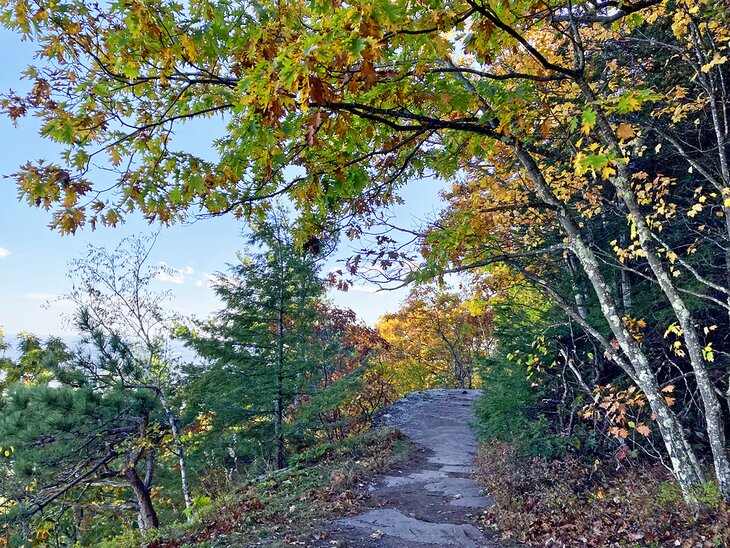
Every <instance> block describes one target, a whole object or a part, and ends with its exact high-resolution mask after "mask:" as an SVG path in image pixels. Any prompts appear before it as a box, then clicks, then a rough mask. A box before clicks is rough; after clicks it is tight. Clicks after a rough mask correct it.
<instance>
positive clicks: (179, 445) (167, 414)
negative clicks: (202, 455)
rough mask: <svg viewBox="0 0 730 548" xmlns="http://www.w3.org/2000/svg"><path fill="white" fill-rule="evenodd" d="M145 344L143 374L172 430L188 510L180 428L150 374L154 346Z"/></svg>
mask: <svg viewBox="0 0 730 548" xmlns="http://www.w3.org/2000/svg"><path fill="white" fill-rule="evenodd" d="M147 346H148V349H149V358H148V360H147V363H146V364H145V374H146V375H147V380H148V382H149V383H150V384H152V386H154V387H155V392H156V393H157V398H158V399H159V400H160V404H161V405H162V409H163V410H164V412H165V418H166V419H167V423H168V424H169V425H170V431H171V432H172V443H173V445H174V446H175V454H176V455H177V458H178V464H179V465H180V488H181V490H182V495H183V500H184V501H185V508H186V509H188V510H189V509H190V508H192V505H193V500H192V497H191V496H190V484H189V483H188V473H187V465H186V462H185V449H184V448H183V444H182V441H181V440H180V428H179V427H178V424H177V417H176V416H175V413H174V412H173V411H172V407H170V405H169V404H168V402H167V398H166V397H165V393H164V391H163V390H162V388H161V387H160V386H158V384H157V381H156V380H155V378H154V377H153V375H152V359H153V357H154V352H153V350H152V349H153V348H154V346H153V345H152V344H151V342H150V341H147ZM191 519H192V513H190V512H188V521H190V520H191Z"/></svg>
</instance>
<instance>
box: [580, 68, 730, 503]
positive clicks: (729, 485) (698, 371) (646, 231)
mask: <svg viewBox="0 0 730 548" xmlns="http://www.w3.org/2000/svg"><path fill="white" fill-rule="evenodd" d="M579 84H580V86H581V90H582V91H583V95H584V97H585V99H586V100H587V101H593V100H594V99H595V97H594V95H593V91H592V90H591V89H590V87H589V86H588V84H587V83H586V82H585V81H579ZM597 123H598V127H599V129H600V132H601V134H602V136H603V139H604V141H605V142H606V144H607V145H608V146H609V147H610V149H611V151H612V152H613V153H614V154H616V155H617V158H622V157H623V153H622V151H621V147H620V146H619V144H618V141H617V140H616V135H615V134H614V132H613V128H612V127H611V124H610V123H609V122H608V120H607V119H606V117H605V115H604V114H603V113H602V112H600V109H599V112H598V113H597ZM616 169H617V175H616V176H615V177H613V179H612V180H611V183H612V185H613V186H614V188H615V189H616V192H617V194H618V196H619V198H620V199H621V201H622V202H623V203H624V204H625V205H626V207H627V209H628V211H629V214H631V217H632V220H633V221H634V224H635V226H636V233H637V236H638V239H639V245H640V246H641V249H642V251H643V252H644V254H645V256H646V260H647V262H648V263H649V267H650V268H651V270H652V272H653V273H654V276H655V277H656V279H657V282H658V284H659V287H660V288H661V290H662V292H663V293H664V295H665V296H666V297H667V300H668V301H669V304H670V306H671V307H672V310H673V311H674V315H675V316H676V318H677V320H678V322H679V325H680V327H681V328H682V332H683V337H684V342H685V345H686V347H687V355H688V357H689V361H690V364H691V365H692V370H693V371H694V374H695V380H696V382H697V387H698V389H699V392H700V397H701V399H702V405H703V409H704V414H705V425H706V431H707V436H708V438H709V441H710V450H711V451H712V460H713V464H714V468H715V477H716V478H717V483H718V485H719V488H720V493H721V494H722V496H723V498H724V499H725V500H730V460H728V456H727V446H726V443H725V424H724V420H723V416H722V406H721V405H720V400H719V399H718V397H717V394H716V393H715V387H714V385H713V384H712V380H711V379H710V375H709V371H708V370H707V367H706V366H705V362H704V358H703V355H702V348H703V345H702V342H701V338H700V336H699V332H698V331H697V328H696V326H695V324H694V321H693V319H692V315H691V313H690V311H689V309H688V308H687V305H686V304H685V302H684V299H683V298H682V296H681V295H680V293H679V291H678V290H677V288H676V287H675V286H674V282H673V281H672V279H671V277H670V275H669V273H668V272H667V269H666V268H665V267H664V265H663V264H662V261H661V258H660V257H659V255H658V253H657V251H656V249H655V246H654V242H653V238H652V234H651V229H650V228H649V225H648V224H647V222H646V219H645V218H644V215H643V213H642V211H641V208H640V207H639V204H638V203H637V202H636V199H635V197H634V194H633V192H632V191H631V188H630V186H629V174H628V171H627V169H626V164H624V163H622V162H617V163H616Z"/></svg>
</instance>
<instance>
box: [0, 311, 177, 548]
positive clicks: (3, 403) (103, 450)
mask: <svg viewBox="0 0 730 548" xmlns="http://www.w3.org/2000/svg"><path fill="white" fill-rule="evenodd" d="M78 326H79V328H80V331H81V333H82V336H83V339H82V342H81V344H80V346H79V347H78V349H76V350H75V351H74V352H73V353H71V354H68V353H67V352H66V351H65V349H62V350H64V351H63V352H53V351H52V350H49V351H46V352H45V356H44V364H43V368H44V370H48V371H51V372H52V376H53V382H48V381H47V380H45V379H43V380H39V381H37V382H19V383H16V384H14V385H12V386H11V387H10V388H9V389H8V390H7V392H6V394H5V395H4V397H3V398H2V400H0V439H2V440H3V444H4V445H6V447H8V448H11V450H10V456H9V458H7V459H5V460H4V462H3V465H4V468H5V469H6V470H7V471H8V473H7V474H3V479H4V481H3V484H2V491H0V500H3V501H4V503H5V505H6V507H7V508H8V512H7V513H6V517H7V518H8V519H9V520H10V527H11V531H13V530H14V531H16V532H18V533H19V534H21V537H22V536H24V532H27V530H28V525H29V524H32V523H33V520H34V519H35V518H37V517H39V516H44V515H45V516H49V515H50V516H53V518H54V520H56V521H59V517H60V516H63V515H64V514H65V513H66V511H67V510H68V509H69V508H72V509H74V510H80V511H82V510H88V511H90V512H91V513H92V514H94V513H96V512H98V511H101V510H104V511H107V510H111V511H112V512H113V513H117V514H118V513H120V512H121V513H122V514H124V513H127V512H128V511H129V510H130V509H132V510H135V511H136V513H137V522H138V525H139V527H140V529H142V530H146V529H151V528H155V527H157V526H158V525H159V520H158V517H157V513H156V511H155V509H154V507H153V504H152V498H151V496H150V495H151V489H152V481H153V472H154V469H155V459H156V456H157V455H156V453H157V449H158V448H159V447H160V444H161V443H162V441H163V439H164V438H165V436H166V423H165V420H164V414H163V413H162V412H161V410H160V404H159V401H158V398H157V397H156V394H155V392H154V390H153V389H151V387H150V386H149V385H148V383H147V382H146V380H145V377H144V375H143V374H142V372H141V370H140V368H139V366H138V362H137V359H136V358H135V356H134V354H133V352H132V351H131V349H130V347H129V346H128V345H127V344H126V343H125V341H124V340H123V339H121V338H120V337H119V336H116V335H113V334H112V335H107V334H106V333H105V332H104V331H102V330H100V329H99V328H98V325H96V324H95V323H94V322H93V320H92V319H91V317H90V315H89V314H88V311H87V310H84V309H82V310H80V312H79V314H78ZM54 344H55V343H54ZM32 350H33V349H32V348H31V349H30V351H32ZM22 360H23V358H21V362H22ZM130 491H131V494H132V496H131V497H129V494H130ZM76 533H77V527H76V525H75V524H71V525H70V531H69V532H67V533H66V536H65V538H66V539H68V540H69V542H71V541H72V540H73V539H74V538H76Z"/></svg>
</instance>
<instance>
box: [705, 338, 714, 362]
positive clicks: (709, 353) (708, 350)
mask: <svg viewBox="0 0 730 548" xmlns="http://www.w3.org/2000/svg"><path fill="white" fill-rule="evenodd" d="M702 358H703V359H704V360H705V361H706V362H714V361H715V352H714V351H713V349H712V343H711V342H709V343H707V344H706V345H705V346H704V348H702Z"/></svg>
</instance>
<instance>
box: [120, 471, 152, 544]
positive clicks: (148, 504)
mask: <svg viewBox="0 0 730 548" xmlns="http://www.w3.org/2000/svg"><path fill="white" fill-rule="evenodd" d="M124 479H125V480H127V483H128V484H129V486H130V487H131V488H132V490H133V491H134V494H135V496H136V497H137V504H138V505H139V514H138V516H137V523H138V524H139V528H140V530H142V531H148V530H149V529H157V528H158V527H159V526H160V522H159V521H158V519H157V513H156V512H155V509H154V507H153V506H152V499H151V498H150V491H149V489H148V488H147V487H145V484H144V482H143V481H142V480H141V479H140V477H139V476H138V475H137V471H136V470H135V469H134V468H133V467H131V466H130V467H129V468H127V469H126V470H125V471H124Z"/></svg>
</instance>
